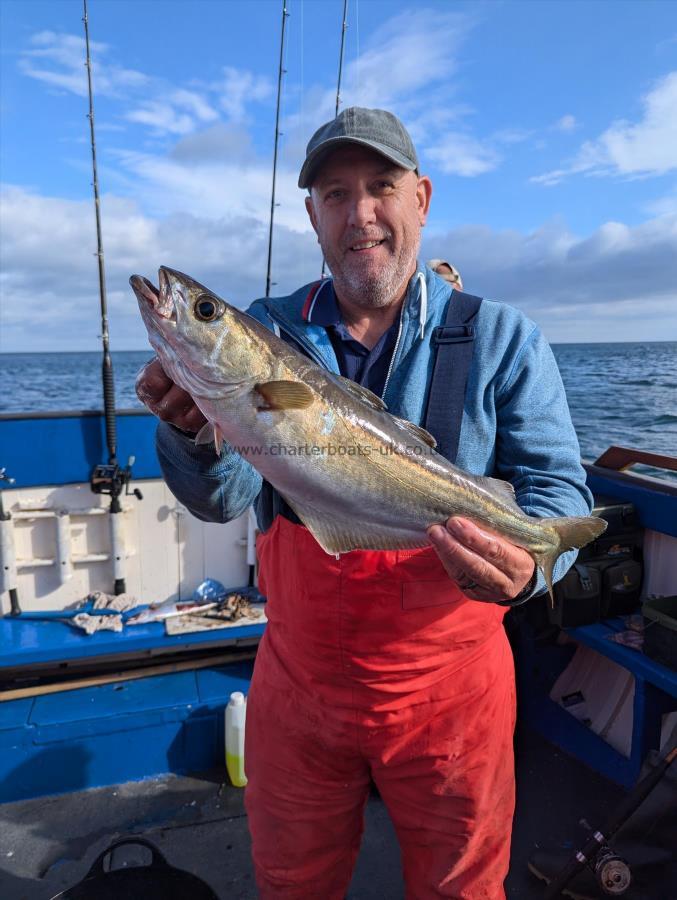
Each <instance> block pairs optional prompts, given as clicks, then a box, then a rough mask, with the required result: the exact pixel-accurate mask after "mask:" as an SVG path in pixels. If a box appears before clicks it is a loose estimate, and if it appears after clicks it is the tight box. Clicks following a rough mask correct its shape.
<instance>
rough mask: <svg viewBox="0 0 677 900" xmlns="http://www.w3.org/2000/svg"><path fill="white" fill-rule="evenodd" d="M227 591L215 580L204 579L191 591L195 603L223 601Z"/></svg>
mask: <svg viewBox="0 0 677 900" xmlns="http://www.w3.org/2000/svg"><path fill="white" fill-rule="evenodd" d="M227 593H228V591H227V590H226V588H225V587H224V586H223V585H222V584H221V582H220V581H217V580H216V578H205V580H204V581H203V582H202V583H201V584H199V585H198V586H197V587H196V588H195V590H194V591H193V600H195V602H196V603H214V602H215V601H216V602H218V601H219V600H223V598H224V597H225V596H226V594H227Z"/></svg>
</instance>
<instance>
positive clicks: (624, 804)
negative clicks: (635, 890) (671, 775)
mask: <svg viewBox="0 0 677 900" xmlns="http://www.w3.org/2000/svg"><path fill="white" fill-rule="evenodd" d="M675 759H677V746H675V747H673V748H672V750H670V751H669V752H668V753H666V754H665V756H663V758H662V759H661V760H660V761H659V762H658V764H657V765H656V766H655V768H653V769H652V770H651V771H650V772H649V773H648V775H645V776H644V778H642V780H641V781H639V782H638V783H637V784H636V785H635V787H634V788H633V789H632V790H631V791H630V793H629V794H628V795H627V796H626V797H624V798H623V800H621V802H620V804H619V805H618V807H617V808H616V809H615V810H614V811H613V812H612V813H611V815H610V816H609V818H608V820H607V821H606V822H605V824H604V825H603V826H602V828H600V829H599V830H598V831H597V830H593V829H590V830H591V831H592V834H591V836H590V837H589V838H588V840H587V841H586V843H585V844H584V845H583V846H582V847H581V849H580V850H577V851H576V853H575V854H574V855H573V856H572V857H571V859H570V860H569V862H567V864H566V865H565V866H564V868H563V869H562V870H561V871H560V872H559V873H558V874H557V875H556V876H555V877H554V878H553V880H552V881H551V882H550V883H549V884H548V887H547V890H546V892H545V894H544V895H543V896H544V900H558V898H560V897H561V896H562V891H564V890H565V889H566V887H567V885H568V884H569V883H570V882H571V881H572V879H573V878H575V877H576V875H578V873H579V872H581V871H582V870H583V869H584V868H585V867H586V866H588V867H589V868H591V869H592V871H593V873H594V874H595V877H596V878H597V881H598V883H599V885H600V887H601V888H602V890H603V891H604V893H605V894H611V895H616V896H619V895H620V894H623V893H625V891H626V890H627V889H628V888H629V887H630V883H631V873H630V870H629V868H628V866H627V863H625V861H624V860H622V859H621V858H620V857H619V856H617V855H616V854H615V853H614V852H613V850H612V849H611V848H610V847H609V845H608V841H610V840H611V839H612V838H613V837H614V835H615V834H616V832H617V831H619V830H620V828H621V827H622V826H623V825H624V824H625V823H626V822H627V820H628V819H629V818H630V816H631V815H632V814H633V813H634V812H635V810H636V809H638V808H639V806H640V804H642V803H643V802H644V800H645V799H646V798H647V797H648V796H649V794H650V793H651V791H652V790H653V789H654V788H655V787H656V785H657V784H658V782H659V781H660V780H661V778H662V777H663V776H664V775H665V773H666V772H667V770H668V768H669V767H670V765H671V764H672V763H673V762H674V761H675Z"/></svg>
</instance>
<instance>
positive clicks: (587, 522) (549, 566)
mask: <svg viewBox="0 0 677 900" xmlns="http://www.w3.org/2000/svg"><path fill="white" fill-rule="evenodd" d="M546 523H547V526H548V528H551V529H552V530H553V531H555V533H556V534H557V538H558V542H557V545H556V546H555V547H553V548H552V549H550V550H546V551H544V552H543V553H539V554H536V565H537V566H538V568H539V569H540V570H541V572H543V577H544V578H545V583H546V585H547V588H548V593H549V594H550V601H551V603H552V605H553V606H554V605H555V595H554V594H553V590H552V572H553V569H554V568H555V563H556V562H557V560H558V559H559V557H560V556H561V554H562V553H566V551H567V550H578V549H580V548H581V547H585V545H586V544H589V543H590V541H594V540H595V538H596V537H599V535H600V534H602V533H603V532H604V531H605V530H606V527H607V523H606V522H605V521H604V519H598V518H597V517H595V516H560V517H558V518H554V519H547V520H546Z"/></svg>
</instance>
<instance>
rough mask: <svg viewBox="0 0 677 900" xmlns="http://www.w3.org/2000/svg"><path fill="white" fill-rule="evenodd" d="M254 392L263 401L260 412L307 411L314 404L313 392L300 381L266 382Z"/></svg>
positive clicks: (259, 385)
mask: <svg viewBox="0 0 677 900" xmlns="http://www.w3.org/2000/svg"><path fill="white" fill-rule="evenodd" d="M254 390H255V391H256V392H257V393H258V394H259V396H260V397H261V399H262V400H263V403H262V404H261V405H260V406H259V410H269V409H274V410H283V409H306V408H307V407H309V406H310V404H311V403H312V402H313V392H312V391H311V389H310V388H309V387H308V386H307V385H305V384H303V383H302V382H300V381H266V382H264V383H263V384H256V385H254Z"/></svg>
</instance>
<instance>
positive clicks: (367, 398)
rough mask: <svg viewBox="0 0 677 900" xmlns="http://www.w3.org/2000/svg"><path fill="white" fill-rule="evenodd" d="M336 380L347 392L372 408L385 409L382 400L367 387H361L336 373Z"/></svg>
mask: <svg viewBox="0 0 677 900" xmlns="http://www.w3.org/2000/svg"><path fill="white" fill-rule="evenodd" d="M336 380H337V381H338V383H339V384H340V385H341V387H342V388H343V389H344V390H346V391H348V393H349V394H352V395H353V397H357V399H358V400H362V401H363V402H364V403H366V404H368V405H369V406H372V407H373V408H374V409H386V405H385V403H384V402H383V400H381V398H380V397H378V396H377V395H376V394H374V393H373V392H372V391H370V390H369V388H366V387H362V385H361V384H357V382H355V381H351V380H350V378H344V377H343V375H336Z"/></svg>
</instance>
